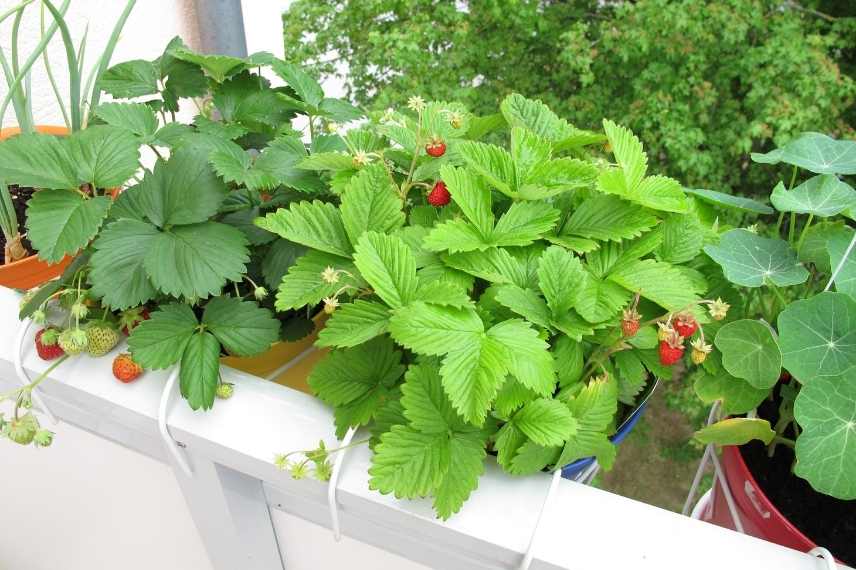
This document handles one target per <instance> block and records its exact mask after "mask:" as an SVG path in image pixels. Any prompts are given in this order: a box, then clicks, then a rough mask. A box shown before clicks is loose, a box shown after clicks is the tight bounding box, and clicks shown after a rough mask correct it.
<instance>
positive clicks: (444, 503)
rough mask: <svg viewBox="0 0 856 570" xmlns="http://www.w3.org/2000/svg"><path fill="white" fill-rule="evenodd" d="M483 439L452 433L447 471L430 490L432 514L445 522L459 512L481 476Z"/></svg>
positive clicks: (475, 435)
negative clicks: (453, 435) (432, 491)
mask: <svg viewBox="0 0 856 570" xmlns="http://www.w3.org/2000/svg"><path fill="white" fill-rule="evenodd" d="M486 455H487V453H486V452H485V440H484V436H482V435H480V434H479V433H478V432H469V433H456V434H455V437H453V438H451V440H450V441H449V471H448V472H447V473H446V474H445V476H444V477H443V479H442V481H441V482H440V483H439V484H438V485H437V488H436V489H435V490H434V510H436V511H437V516H439V517H440V518H441V519H443V520H445V519H448V518H449V517H450V516H452V515H453V514H455V513H457V512H458V511H459V510H461V507H462V506H463V504H464V503H465V502H466V500H467V499H468V498H469V496H470V493H472V492H473V491H474V490H475V489H476V487H478V480H479V477H481V476H482V474H483V473H484V459H485V457H486Z"/></svg>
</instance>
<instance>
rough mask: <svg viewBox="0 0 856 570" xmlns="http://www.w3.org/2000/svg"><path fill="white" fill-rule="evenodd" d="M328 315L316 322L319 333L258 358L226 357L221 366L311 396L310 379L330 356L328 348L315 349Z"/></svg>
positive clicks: (281, 345)
mask: <svg viewBox="0 0 856 570" xmlns="http://www.w3.org/2000/svg"><path fill="white" fill-rule="evenodd" d="M326 320H327V315H326V314H324V313H319V314H318V315H316V316H315V318H313V319H312V321H313V322H314V323H315V330H313V331H312V333H311V334H310V335H309V336H307V337H305V338H302V339H300V340H297V341H293V342H277V343H274V344H273V345H272V346H271V347H270V349H268V350H267V351H266V352H263V353H262V354H259V355H258V356H249V357H239V356H224V357H223V358H221V359H220V363H221V364H224V365H226V366H229V367H231V368H235V369H237V370H240V371H242V372H246V373H247V374H253V375H254V376H260V377H262V378H267V379H268V380H271V381H272V382H275V383H277V384H280V385H282V386H288V387H289V388H293V389H295V390H299V391H301V392H304V393H306V394H311V393H312V392H311V390H310V389H309V384H308V383H307V379H308V378H309V373H310V372H311V371H312V368H313V367H314V366H315V364H317V362H318V361H319V360H321V359H322V358H323V357H324V355H325V354H327V349H326V348H320V349H315V350H312V345H313V344H314V343H315V341H316V340H317V339H318V332H319V331H320V330H321V329H322V328H323V327H324V322H325V321H326Z"/></svg>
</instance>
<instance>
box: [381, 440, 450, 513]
mask: <svg viewBox="0 0 856 570" xmlns="http://www.w3.org/2000/svg"><path fill="white" fill-rule="evenodd" d="M457 455H460V454H457ZM451 459H452V452H451V445H450V438H449V434H447V433H422V432H420V431H417V430H416V429H415V428H413V427H410V426H393V427H392V429H391V430H389V431H388V432H386V433H385V434H383V435H382V436H381V438H380V443H378V444H377V445H376V446H375V449H374V455H373V456H372V466H371V467H370V468H369V475H370V477H371V479H369V488H370V489H373V490H375V491H380V492H381V493H382V494H384V495H386V494H389V493H394V494H395V497H396V498H398V499H402V498H407V499H414V498H417V497H424V496H426V495H428V494H429V493H431V492H432V491H433V490H434V489H435V488H437V486H439V485H440V484H442V483H443V480H444V478H445V476H446V473H447V472H448V471H449V467H450V466H451Z"/></svg>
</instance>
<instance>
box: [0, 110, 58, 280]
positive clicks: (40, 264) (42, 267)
mask: <svg viewBox="0 0 856 570" xmlns="http://www.w3.org/2000/svg"><path fill="white" fill-rule="evenodd" d="M36 130H37V131H38V132H40V133H45V134H49V135H65V134H68V129H66V128H65V127H54V126H49V125H39V126H36ZM20 132H21V129H19V128H18V127H10V128H7V129H0V140H4V139H7V138H9V137H11V136H14V135H17V134H18V133H20ZM71 260H72V258H71V257H70V256H65V257H64V258H63V259H62V260H60V262H59V263H56V264H53V265H50V264H48V263H46V262H44V261H42V260H41V259H39V258H38V257H37V256H35V255H30V256H28V257H25V258H24V259H21V260H19V261H15V262H13V263H9V264H6V265H2V264H0V286H3V287H9V288H10V289H32V288H33V287H38V286H39V285H41V284H42V283H45V282H46V281H50V280H51V279H55V278H56V277H59V276H60V275H62V272H63V271H65V268H66V267H68V264H69V263H71Z"/></svg>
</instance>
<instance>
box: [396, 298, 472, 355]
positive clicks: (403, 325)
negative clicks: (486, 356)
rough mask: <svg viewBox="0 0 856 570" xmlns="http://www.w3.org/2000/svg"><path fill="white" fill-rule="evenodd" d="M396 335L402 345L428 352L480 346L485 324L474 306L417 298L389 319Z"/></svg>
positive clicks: (417, 350)
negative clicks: (466, 306) (439, 302)
mask: <svg viewBox="0 0 856 570" xmlns="http://www.w3.org/2000/svg"><path fill="white" fill-rule="evenodd" d="M389 332H390V334H391V335H392V338H394V339H395V341H396V342H398V343H399V344H401V345H402V346H404V347H406V348H409V349H410V350H413V351H414V352H418V353H419V354H425V355H441V354H446V353H447V352H449V351H451V350H463V349H464V348H467V349H469V350H473V347H475V348H478V345H479V342H480V339H481V338H482V335H483V333H484V323H482V320H481V319H480V318H479V316H478V313H476V311H475V309H473V308H469V307H468V308H463V309H458V308H455V307H448V306H441V305H433V304H430V305H429V304H427V303H424V302H422V301H414V302H413V303H410V304H409V305H406V306H404V307H401V308H400V309H397V310H396V311H395V312H394V313H393V315H392V318H391V319H390V321H389Z"/></svg>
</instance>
